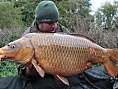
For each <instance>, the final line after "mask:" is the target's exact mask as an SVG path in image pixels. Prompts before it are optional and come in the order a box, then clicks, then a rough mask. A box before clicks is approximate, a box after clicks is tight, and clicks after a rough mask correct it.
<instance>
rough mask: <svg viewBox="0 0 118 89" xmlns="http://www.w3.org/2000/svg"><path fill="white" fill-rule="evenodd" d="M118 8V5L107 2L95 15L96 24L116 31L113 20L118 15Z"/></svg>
mask: <svg viewBox="0 0 118 89" xmlns="http://www.w3.org/2000/svg"><path fill="white" fill-rule="evenodd" d="M117 8H118V6H117V5H116V4H113V5H112V4H110V3H109V2H106V3H105V5H103V6H101V7H100V8H99V9H98V10H97V12H96V14H95V19H96V20H95V21H96V24H97V25H99V26H102V27H103V28H105V29H114V27H113V20H114V19H115V16H116V15H117Z"/></svg>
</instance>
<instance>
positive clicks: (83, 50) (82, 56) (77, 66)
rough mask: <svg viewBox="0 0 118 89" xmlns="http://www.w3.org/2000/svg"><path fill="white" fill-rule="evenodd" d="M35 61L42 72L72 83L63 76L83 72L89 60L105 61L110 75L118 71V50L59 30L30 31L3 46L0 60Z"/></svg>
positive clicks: (94, 61) (0, 49) (0, 51)
mask: <svg viewBox="0 0 118 89" xmlns="http://www.w3.org/2000/svg"><path fill="white" fill-rule="evenodd" d="M3 58H10V59H12V60H14V61H16V62H19V63H22V64H28V63H29V62H32V64H33V65H34V67H35V68H36V70H37V72H38V73H39V74H40V76H42V77H43V76H44V74H45V72H46V73H49V74H53V75H55V76H56V77H57V78H58V79H60V80H61V81H62V82H63V83H65V84H67V85H68V84H69V82H68V80H67V79H66V78H64V77H62V76H70V75H75V74H78V73H81V72H83V71H84V70H85V69H86V68H87V67H88V63H91V64H97V63H102V64H103V65H104V66H105V68H106V69H107V70H108V72H109V73H110V75H111V76H116V75H117V66H116V62H117V61H118V51H117V50H113V49H105V48H102V47H101V46H99V45H97V44H95V43H94V42H92V41H91V40H88V39H86V38H85V37H77V36H72V35H65V34H64V35H63V34H57V33H29V34H26V35H25V36H23V37H22V38H20V39H18V40H16V41H13V42H11V43H9V44H8V45H6V46H4V47H2V48H0V60H1V59H3Z"/></svg>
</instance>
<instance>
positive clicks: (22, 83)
mask: <svg viewBox="0 0 118 89" xmlns="http://www.w3.org/2000/svg"><path fill="white" fill-rule="evenodd" d="M58 20H59V12H58V9H57V7H56V5H55V3H54V2H52V1H42V2H40V3H39V4H38V6H37V7H36V12H35V20H34V22H33V23H32V25H31V27H29V28H28V29H27V30H26V31H25V32H24V34H23V35H25V34H27V33H34V32H35V33H39V32H49V33H55V32H62V33H67V34H69V31H68V29H66V28H65V27H63V26H62V25H60V24H59V23H58ZM17 67H18V73H19V75H20V76H16V77H10V78H1V79H0V89H111V87H112V83H111V80H110V78H111V77H110V76H109V75H108V73H107V72H106V70H105V69H104V67H103V66H101V67H96V68H91V69H89V70H87V71H85V72H83V73H81V74H78V75H74V76H68V77H66V78H67V79H68V80H69V83H70V85H69V86H67V85H65V84H63V83H62V82H61V81H60V80H57V79H56V78H55V77H54V76H53V75H50V74H46V75H45V76H44V78H41V77H40V76H39V74H38V73H37V72H36V70H35V68H34V67H33V65H32V64H29V66H27V67H25V66H23V65H21V64H17ZM96 69H97V70H98V71H96ZM96 80H99V81H96Z"/></svg>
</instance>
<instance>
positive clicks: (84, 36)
mask: <svg viewBox="0 0 118 89" xmlns="http://www.w3.org/2000/svg"><path fill="white" fill-rule="evenodd" d="M69 35H73V36H77V37H83V38H86V39H88V40H90V41H91V42H93V43H96V41H95V40H94V39H92V38H90V37H88V36H86V35H83V34H78V33H70V34H69Z"/></svg>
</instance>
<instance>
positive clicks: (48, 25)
mask: <svg viewBox="0 0 118 89" xmlns="http://www.w3.org/2000/svg"><path fill="white" fill-rule="evenodd" d="M57 24H58V22H57V21H51V22H42V23H38V26H39V29H40V30H42V31H46V32H55V30H56V29H57Z"/></svg>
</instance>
